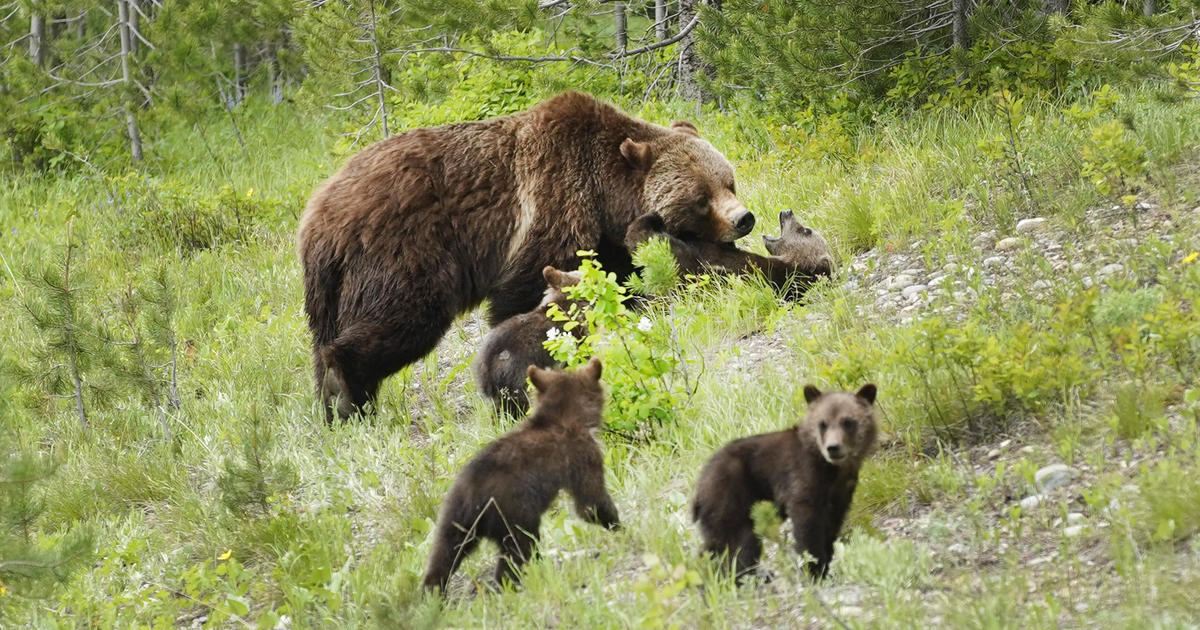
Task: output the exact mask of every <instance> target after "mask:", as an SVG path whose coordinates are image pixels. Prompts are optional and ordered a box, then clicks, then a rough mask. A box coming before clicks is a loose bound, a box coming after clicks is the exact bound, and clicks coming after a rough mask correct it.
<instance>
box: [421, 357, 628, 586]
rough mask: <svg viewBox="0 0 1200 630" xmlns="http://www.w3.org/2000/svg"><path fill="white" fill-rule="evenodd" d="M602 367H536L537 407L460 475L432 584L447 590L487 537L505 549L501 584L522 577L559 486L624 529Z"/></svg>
mask: <svg viewBox="0 0 1200 630" xmlns="http://www.w3.org/2000/svg"><path fill="white" fill-rule="evenodd" d="M600 371H601V365H600V360H599V359H592V360H591V361H589V362H588V364H587V365H585V366H583V367H581V368H579V369H577V370H574V371H570V372H561V371H550V370H542V369H539V368H537V367H534V366H530V367H529V380H530V381H532V382H533V386H534V389H535V390H536V391H537V400H536V405H535V407H534V410H533V413H532V414H531V415H530V416H529V418H528V419H527V420H526V421H525V422H524V423H522V424H521V425H520V426H518V427H517V428H516V429H513V430H512V431H510V432H509V433H508V434H506V435H505V436H503V437H501V438H500V439H498V440H496V441H495V442H492V443H491V444H488V445H487V446H486V447H484V448H483V450H481V451H479V453H478V454H476V455H475V457H474V458H472V459H471V461H470V462H469V463H467V467H466V468H465V469H464V470H463V472H462V473H461V474H459V476H458V479H456V480H455V481H454V486H453V487H451V488H450V493H449V494H448V495H447V496H446V500H445V502H444V503H443V504H442V513H441V516H440V517H439V518H438V525H437V533H436V539H435V541H434V547H433V553H432V555H431V556H430V558H429V567H428V569H426V571H425V580H424V586H425V588H427V589H435V588H436V589H440V590H442V591H443V592H444V591H445V590H446V584H447V583H448V582H449V580H450V576H451V575H452V574H453V573H454V571H455V570H456V569H457V568H458V566H459V564H460V563H461V562H462V560H463V559H464V558H465V557H466V556H467V555H469V554H470V553H471V552H472V551H473V550H474V549H475V547H476V546H478V544H479V540H480V539H481V538H488V539H491V540H492V541H493V542H495V543H496V544H497V545H498V546H499V547H500V563H499V564H498V565H497V566H496V582H498V583H500V584H503V583H504V581H505V580H509V581H512V582H514V583H515V582H517V581H519V579H520V578H519V576H518V571H519V569H520V567H521V565H522V564H524V563H525V562H527V561H529V560H530V559H531V558H532V556H533V554H534V553H535V546H536V544H537V540H538V531H539V529H540V527H541V520H542V513H544V512H545V511H546V509H547V508H549V507H550V503H551V502H553V501H554V498H555V497H556V496H558V492H559V490H564V489H565V490H566V491H567V492H568V493H570V494H571V497H572V498H573V499H574V500H575V510H576V512H577V513H578V514H579V516H580V517H581V518H583V519H585V520H587V521H589V522H592V523H596V524H598V525H603V526H604V527H606V528H608V529H616V528H618V527H620V520H619V519H618V517H617V508H616V506H615V505H613V500H612V497H611V496H609V494H608V491H607V490H605V488H604V462H603V456H602V454H601V453H600V445H599V443H598V442H597V441H596V438H595V437H594V436H593V435H592V430H593V429H596V428H598V427H599V426H600V412H601V410H602V408H603V406H604V390H603V389H602V388H601V387H600Z"/></svg>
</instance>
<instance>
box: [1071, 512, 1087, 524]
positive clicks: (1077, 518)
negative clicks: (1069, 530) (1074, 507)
mask: <svg viewBox="0 0 1200 630" xmlns="http://www.w3.org/2000/svg"><path fill="white" fill-rule="evenodd" d="M1086 518H1087V517H1085V516H1084V515H1083V514H1082V513H1080V512H1067V525H1078V524H1079V523H1081V522H1083V521H1084V520H1085V519H1086Z"/></svg>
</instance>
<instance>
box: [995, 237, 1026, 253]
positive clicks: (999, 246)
mask: <svg viewBox="0 0 1200 630" xmlns="http://www.w3.org/2000/svg"><path fill="white" fill-rule="evenodd" d="M1020 244H1021V239H1019V238H1017V237H1015V236H1010V237H1008V238H1003V239H1000V240H998V241H996V251H998V252H1006V251H1008V250H1010V249H1016V248H1017V246H1019V245H1020Z"/></svg>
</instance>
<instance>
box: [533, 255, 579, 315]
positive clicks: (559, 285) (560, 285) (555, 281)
mask: <svg viewBox="0 0 1200 630" xmlns="http://www.w3.org/2000/svg"><path fill="white" fill-rule="evenodd" d="M542 277H543V278H545V279H546V293H545V295H543V296H542V303H541V304H539V306H548V305H550V304H552V303H557V304H559V305H560V306H561V305H564V304H566V303H567V300H568V298H567V294H566V293H565V292H564V291H563V289H564V288H566V287H572V286H575V285H577V284H579V281H580V280H582V279H583V274H581V273H580V272H579V271H578V270H576V271H560V270H558V269H555V268H554V267H551V266H550V265H546V267H544V268H543V269H542ZM563 308H564V309H565V308H566V307H565V306H563Z"/></svg>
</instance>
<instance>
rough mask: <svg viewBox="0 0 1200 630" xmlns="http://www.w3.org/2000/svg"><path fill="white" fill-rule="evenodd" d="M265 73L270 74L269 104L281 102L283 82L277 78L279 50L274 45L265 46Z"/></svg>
mask: <svg viewBox="0 0 1200 630" xmlns="http://www.w3.org/2000/svg"><path fill="white" fill-rule="evenodd" d="M267 72H269V73H270V75H271V76H270V81H269V82H270V89H271V104H272V105H278V104H280V103H282V102H283V80H282V79H281V78H280V76H279V49H278V48H277V47H276V46H275V44H268V45H267Z"/></svg>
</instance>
